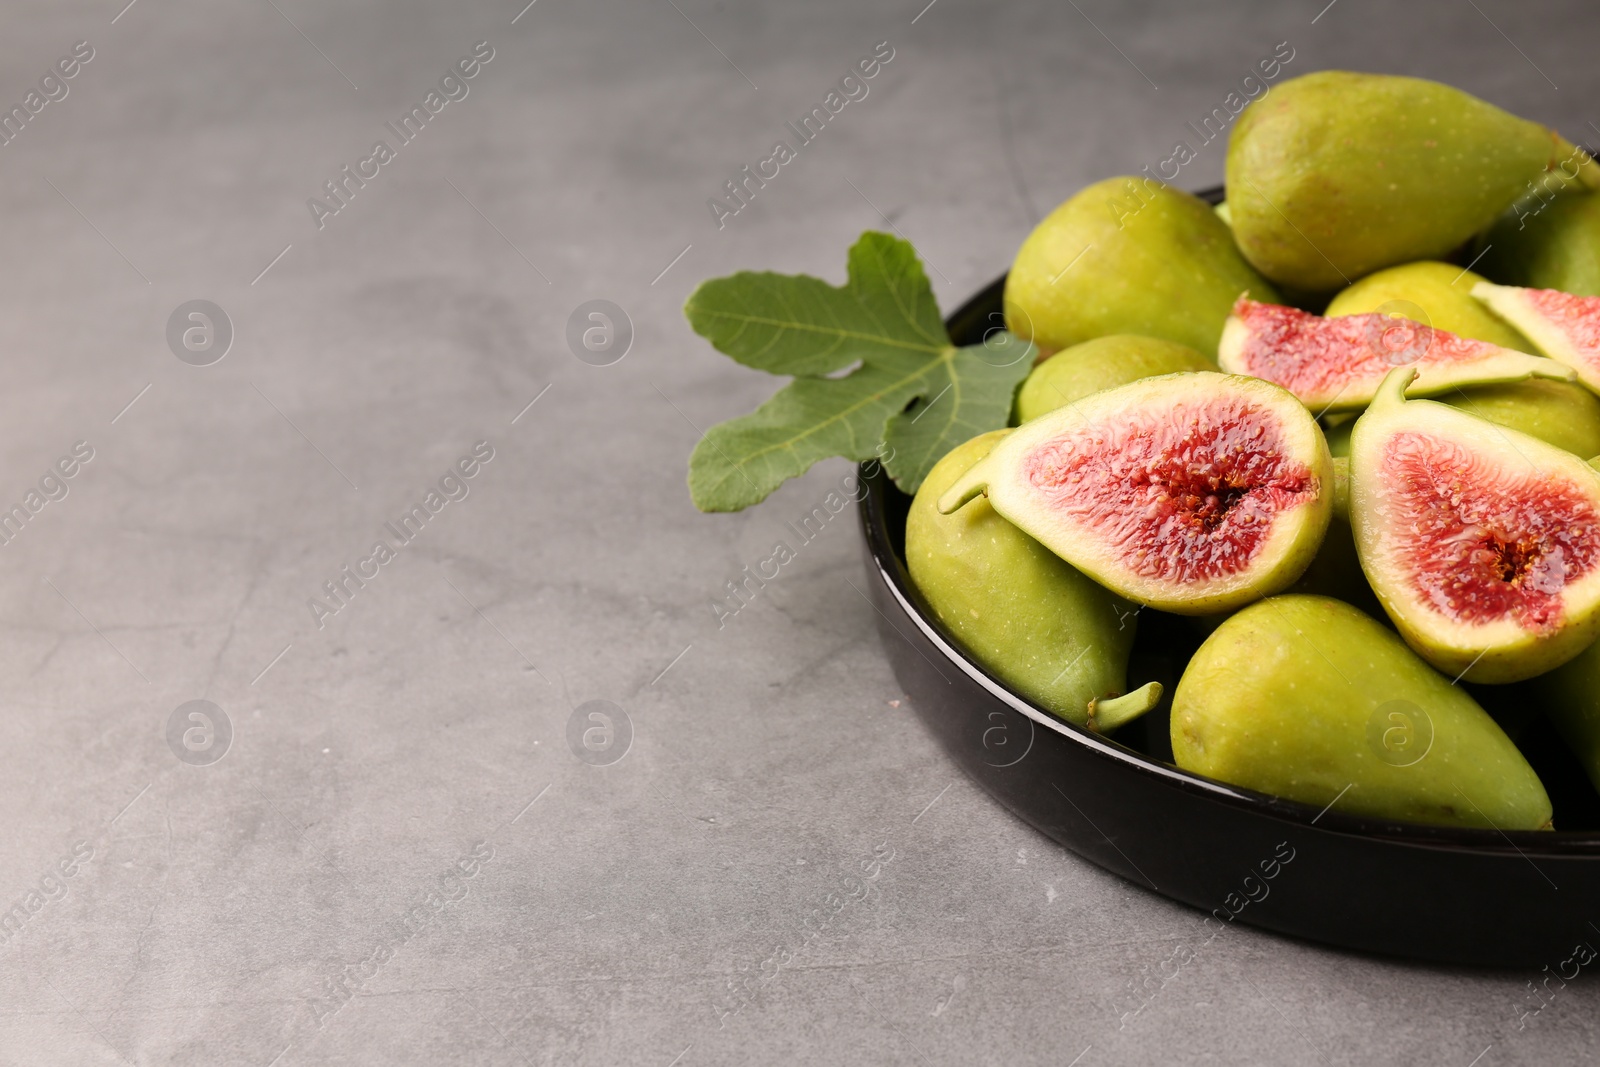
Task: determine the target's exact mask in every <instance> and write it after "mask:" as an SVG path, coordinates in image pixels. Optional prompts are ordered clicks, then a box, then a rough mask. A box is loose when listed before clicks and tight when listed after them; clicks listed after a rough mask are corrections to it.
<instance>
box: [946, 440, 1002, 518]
mask: <svg viewBox="0 0 1600 1067" xmlns="http://www.w3.org/2000/svg"><path fill="white" fill-rule="evenodd" d="M991 455H992V453H991ZM988 487H989V469H988V460H987V459H981V460H979V461H978V462H976V463H974V464H973V465H972V466H971V467H969V468H967V472H966V473H965V474H963V475H962V476H961V477H959V478H957V479H956V480H955V483H954V484H953V485H951V486H950V488H949V489H947V490H946V491H945V494H944V495H943V496H941V497H940V498H939V514H941V515H948V514H950V513H951V512H953V511H958V510H960V508H961V506H962V505H963V504H965V503H967V502H968V501H969V500H972V499H973V498H975V497H978V496H981V495H982V494H983V491H984V490H985V489H987V488H988Z"/></svg>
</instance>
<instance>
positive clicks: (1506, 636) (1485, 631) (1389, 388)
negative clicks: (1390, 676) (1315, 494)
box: [1349, 367, 1600, 684]
mask: <svg viewBox="0 0 1600 1067" xmlns="http://www.w3.org/2000/svg"><path fill="white" fill-rule="evenodd" d="M1415 373H1416V371H1415V369H1414V368H1411V367H1400V368H1396V369H1395V370H1394V371H1392V372H1390V374H1389V375H1388V377H1386V378H1385V379H1384V383H1383V386H1382V387H1381V388H1380V389H1379V390H1378V396H1377V398H1376V399H1375V400H1374V401H1373V403H1372V406H1371V407H1369V408H1368V409H1367V410H1366V412H1365V413H1363V414H1362V416H1361V417H1360V418H1359V419H1357V420H1356V424H1355V430H1354V432H1353V433H1352V435H1351V441H1350V460H1349V462H1350V522H1351V527H1352V529H1353V530H1354V533H1355V541H1356V550H1357V552H1358V553H1359V555H1360V557H1361V567H1362V570H1363V571H1364V572H1365V573H1366V576H1367V580H1368V582H1369V583H1370V584H1371V586H1372V589H1373V592H1374V593H1376V594H1377V596H1378V600H1379V601H1380V602H1381V603H1382V604H1383V609H1384V611H1385V612H1386V613H1387V614H1388V616H1389V618H1390V619H1391V620H1392V621H1393V622H1394V624H1395V627H1396V629H1398V630H1399V631H1400V635H1401V636H1402V637H1404V638H1405V641H1406V643H1407V644H1408V645H1410V646H1411V647H1412V648H1413V649H1414V650H1415V651H1416V652H1417V654H1418V655H1420V656H1421V657H1422V658H1423V659H1425V660H1427V661H1428V662H1429V663H1430V664H1432V665H1433V666H1434V667H1437V668H1438V669H1439V670H1440V671H1443V672H1444V673H1445V674H1447V675H1449V676H1451V677H1452V678H1465V679H1466V680H1467V681H1469V682H1484V683H1490V684H1500V683H1505V682H1517V681H1522V680H1523V679H1526V678H1532V677H1534V676H1535V675H1539V674H1543V673H1544V672H1545V671H1549V670H1553V669H1554V668H1556V667H1559V666H1560V665H1561V664H1563V663H1565V662H1567V661H1568V660H1569V659H1572V658H1573V657H1574V656H1576V655H1577V654H1578V653H1579V652H1581V651H1583V649H1584V648H1585V647H1586V646H1587V645H1589V644H1591V643H1592V642H1593V641H1594V640H1595V638H1596V637H1597V636H1600V570H1597V571H1595V572H1592V573H1590V574H1588V575H1586V576H1582V577H1580V578H1579V579H1578V580H1577V581H1575V582H1573V583H1571V584H1568V585H1565V586H1563V596H1562V600H1563V604H1562V614H1563V619H1562V622H1561V624H1560V625H1559V626H1558V627H1557V628H1555V629H1554V630H1553V631H1551V632H1547V633H1536V632H1533V631H1530V630H1528V629H1526V628H1524V627H1523V626H1521V625H1520V624H1518V623H1517V622H1516V621H1514V620H1512V619H1501V620H1497V621H1493V622H1491V623H1485V624H1473V623H1465V622H1457V621H1455V620H1451V619H1447V618H1445V617H1444V616H1443V615H1442V614H1441V613H1440V612H1438V611H1436V610H1432V609H1429V608H1427V607H1426V606H1424V605H1422V604H1421V603H1420V600H1421V598H1420V597H1419V596H1418V594H1416V593H1415V592H1414V591H1413V590H1411V589H1410V587H1409V585H1408V583H1407V581H1406V579H1405V578H1404V577H1403V576H1401V575H1399V574H1396V573H1393V568H1394V566H1395V564H1394V561H1393V560H1392V559H1390V558H1389V556H1390V554H1391V553H1394V552H1397V551H1399V549H1397V548H1396V547H1395V546H1393V545H1392V544H1390V543H1389V542H1388V541H1387V540H1386V537H1387V536H1388V534H1387V531H1386V530H1385V528H1384V526H1383V524H1382V522H1381V519H1382V517H1383V515H1384V514H1385V511H1386V508H1387V507H1388V503H1387V500H1386V494H1387V493H1388V491H1389V490H1388V489H1387V487H1386V486H1385V484H1384V481H1383V478H1382V475H1381V473H1380V469H1379V460H1380V453H1381V450H1382V446H1383V442H1384V440H1385V439H1386V438H1387V437H1388V436H1389V435H1390V434H1392V433H1396V432H1402V431H1420V432H1423V433H1426V434H1429V435H1430V436H1434V437H1438V438H1441V439H1445V440H1451V441H1456V442H1460V443H1465V444H1467V445H1468V446H1470V448H1471V450H1472V451H1473V453H1474V454H1476V455H1483V456H1490V457H1494V458H1495V459H1496V460H1498V461H1501V462H1504V463H1505V464H1507V465H1513V464H1514V465H1516V467H1515V469H1519V470H1520V469H1524V468H1525V467H1526V466H1527V465H1532V466H1533V467H1534V468H1536V469H1537V470H1538V472H1539V474H1540V476H1541V481H1543V482H1550V483H1554V482H1556V481H1558V480H1559V481H1560V482H1561V484H1563V485H1570V486H1574V487H1576V488H1577V490H1578V491H1579V492H1582V493H1584V494H1585V495H1587V496H1588V497H1589V499H1590V500H1591V501H1592V502H1594V503H1595V505H1596V506H1597V507H1600V472H1597V471H1596V469H1595V468H1594V467H1592V466H1591V465H1590V464H1589V463H1588V462H1586V461H1583V460H1580V459H1578V458H1577V457H1575V456H1573V455H1571V454H1570V453H1567V452H1564V451H1562V450H1560V449H1558V448H1555V447H1554V446H1551V445H1548V444H1546V443H1544V442H1543V441H1540V440H1538V439H1537V438H1534V437H1530V436H1528V435H1526V434H1521V433H1518V432H1516V431H1515V430H1509V429H1506V428H1504V427H1499V426H1494V425H1493V424H1491V423H1488V422H1485V421H1484V420H1482V419H1479V418H1477V417H1475V416H1473V415H1470V414H1468V413H1467V412H1464V411H1458V410H1456V409H1454V408H1451V407H1448V406H1446V405H1443V404H1439V403H1436V402H1434V401H1430V400H1407V399H1406V398H1405V395H1404V390H1405V387H1406V385H1407V384H1408V383H1409V382H1410V379H1411V377H1412V376H1413V375H1414V374H1415ZM1464 495H1465V494H1464Z"/></svg>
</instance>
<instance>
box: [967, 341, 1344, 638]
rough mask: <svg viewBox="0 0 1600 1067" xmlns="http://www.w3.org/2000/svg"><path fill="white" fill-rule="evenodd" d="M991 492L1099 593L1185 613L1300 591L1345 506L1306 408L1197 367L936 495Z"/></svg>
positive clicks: (1102, 397)
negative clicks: (1298, 582)
mask: <svg viewBox="0 0 1600 1067" xmlns="http://www.w3.org/2000/svg"><path fill="white" fill-rule="evenodd" d="M980 493H986V494H987V495H988V498H989V503H990V504H992V505H993V507H994V509H995V510H996V511H998V512H999V513H1000V514H1001V515H1002V516H1004V517H1005V518H1006V519H1008V520H1010V521H1011V523H1013V524H1014V525H1016V526H1018V527H1020V528H1021V529H1022V530H1023V531H1024V532H1026V533H1028V534H1030V535H1032V536H1033V537H1034V539H1036V540H1037V541H1039V542H1040V543H1042V544H1043V545H1044V546H1045V547H1047V548H1049V549H1050V550H1051V551H1052V552H1054V553H1055V554H1056V555H1058V556H1060V557H1061V558H1062V559H1064V560H1066V561H1067V562H1068V563H1070V564H1072V565H1073V566H1074V567H1076V568H1078V569H1079V570H1081V571H1083V572H1084V573H1085V574H1087V575H1089V576H1090V577H1091V578H1094V579H1095V580H1096V581H1098V582H1099V583H1100V584H1101V585H1103V586H1105V587H1106V588H1107V589H1110V590H1111V591H1112V592H1115V593H1117V594H1119V595H1121V596H1123V597H1126V598H1127V599H1129V600H1132V601H1134V602H1136V603H1139V604H1143V605H1148V606H1150V607H1154V608H1160V609H1161V610H1163V611H1171V612H1176V613H1178V614H1184V615H1209V614H1213V613H1217V612H1222V611H1228V610H1231V609H1233V608H1236V607H1239V606H1240V605H1242V604H1246V603H1249V602H1250V601H1252V600H1256V599H1258V598H1260V597H1263V596H1266V595H1268V594H1270V593H1275V592H1278V591H1279V590H1281V589H1284V588H1286V587H1288V586H1289V585H1290V584H1291V583H1292V582H1294V580H1295V579H1296V578H1298V577H1299V576H1300V574H1301V572H1302V571H1304V570H1305V569H1306V567H1307V566H1308V565H1309V564H1310V562H1311V559H1312V557H1313V556H1315V555H1316V552H1317V548H1318V547H1319V546H1320V545H1321V543H1322V535H1323V534H1324V533H1325V532H1326V530H1327V527H1328V520H1329V517H1330V514H1331V512H1332V508H1333V461H1332V459H1331V458H1330V457H1329V455H1328V446H1327V443H1326V442H1325V441H1324V440H1323V438H1322V431H1321V430H1319V429H1318V428H1317V424H1316V421H1315V420H1314V419H1312V417H1311V413H1310V412H1308V411H1307V410H1306V408H1305V406H1304V405H1303V404H1301V403H1300V402H1299V401H1298V400H1296V399H1295V398H1294V397H1293V396H1292V395H1291V394H1289V393H1288V392H1286V391H1284V390H1283V389H1280V388H1278V387H1277V386H1275V385H1273V384H1271V383H1270V382H1264V381H1260V380H1258V379H1255V378H1245V377H1239V376H1237V375H1230V374H1218V373H1216V372H1214V371H1197V372H1190V373H1183V374H1168V375H1163V376H1161V377H1157V378H1145V379H1143V380H1141V381H1136V382H1132V383H1130V384H1128V385H1124V386H1120V387H1118V388H1115V389H1108V390H1105V391H1104V392H1100V393H1094V394H1092V395H1090V396H1087V397H1084V398H1083V399H1081V400H1077V401H1075V402H1073V403H1071V404H1068V405H1067V406H1066V407H1062V408H1057V409H1056V410H1055V411H1052V412H1050V413H1049V414H1046V415H1042V416H1040V417H1038V418H1036V419H1034V420H1033V421H1031V422H1028V423H1026V424H1024V425H1023V426H1021V427H1019V428H1017V429H1015V430H1013V431H1011V433H1010V435H1008V436H1007V437H1006V439H1005V440H1003V441H1002V442H1000V444H998V445H996V446H995V449H994V451H992V452H990V453H989V455H988V456H986V457H985V458H984V459H983V460H981V461H980V462H979V463H978V464H977V465H975V466H974V467H972V468H971V469H970V470H968V471H967V472H966V473H965V474H963V475H961V477H959V478H957V479H956V481H955V482H954V484H953V485H952V486H951V488H950V489H949V490H948V491H947V492H946V493H945V494H944V496H942V497H941V498H940V499H939V510H940V511H941V512H943V513H945V514H949V513H950V512H952V511H955V510H956V509H957V508H959V507H960V506H961V505H963V504H965V503H966V502H967V501H969V500H971V499H973V498H974V497H976V496H978V495H979V494H980Z"/></svg>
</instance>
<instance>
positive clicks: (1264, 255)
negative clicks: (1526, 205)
mask: <svg viewBox="0 0 1600 1067" xmlns="http://www.w3.org/2000/svg"><path fill="white" fill-rule="evenodd" d="M1576 152H1577V150H1576V149H1575V148H1574V147H1573V146H1572V144H1571V143H1570V142H1568V141H1566V140H1564V139H1562V138H1561V137H1560V136H1558V135H1557V134H1556V133H1555V132H1554V131H1551V130H1548V129H1546V128H1545V127H1543V126H1540V125H1539V124H1538V123H1534V122H1528V121H1527V120H1525V119H1521V118H1518V117H1517V116H1515V115H1512V114H1510V113H1508V112H1505V111H1502V110H1500V109H1499V108H1497V107H1494V106H1492V105H1490V104H1488V103H1485V102H1484V101H1482V100H1479V99H1477V98H1476V97H1473V96H1470V95H1468V94H1467V93H1464V92H1461V91H1460V90H1459V89H1454V88H1452V87H1450V86H1448V85H1441V84H1439V83H1437V82H1430V81H1425V80H1423V79H1420V78H1406V77H1398V76H1394V75H1386V74H1357V73H1351V72H1348V71H1336V70H1328V71H1318V72H1316V73H1314V74H1307V75H1303V76H1301V77H1298V78H1291V79H1289V80H1288V81H1284V82H1281V83H1279V84H1278V85H1277V86H1275V87H1274V88H1273V90H1272V91H1271V92H1270V93H1268V94H1266V95H1265V96H1263V97H1261V98H1260V99H1258V100H1256V101H1255V102H1253V103H1252V104H1250V105H1249V106H1248V107H1246V108H1245V109H1244V112H1243V114H1241V115H1240V116H1239V118H1238V121H1236V122H1235V123H1234V124H1233V131H1232V133H1231V134H1230V135H1229V138H1228V158H1227V163H1226V179H1227V189H1228V211H1229V214H1230V216H1231V217H1232V222H1233V232H1234V235H1235V237H1236V238H1237V239H1238V242H1239V248H1240V250H1241V251H1242V252H1243V253H1244V257H1245V259H1247V260H1248V261H1249V262H1250V263H1251V264H1253V265H1254V266H1255V268H1256V269H1257V270H1259V271H1260V272H1261V273H1262V274H1264V275H1265V276H1266V277H1267V278H1268V279H1270V280H1271V281H1272V282H1273V283H1275V284H1277V285H1280V286H1288V287H1291V288H1296V289H1308V290H1331V289H1335V288H1338V287H1339V286H1341V285H1347V284H1349V282H1350V281H1351V280H1352V279H1355V278H1360V277H1362V276H1363V275H1366V274H1370V273H1372V272H1373V271H1375V270H1380V269H1382V268H1384V267H1389V266H1393V265H1395V264H1397V263H1407V262H1411V261H1413V260H1419V259H1441V258H1443V257H1445V256H1447V255H1448V254H1449V253H1450V252H1451V251H1452V250H1453V249H1455V248H1456V247H1458V246H1459V245H1461V244H1462V243H1463V242H1465V241H1467V240H1469V239H1470V238H1471V237H1473V235H1475V234H1476V233H1477V232H1478V231H1479V230H1481V229H1483V228H1484V227H1485V226H1487V225H1489V224H1490V223H1491V222H1493V221H1494V219H1495V217H1496V216H1497V215H1499V214H1500V212H1501V211H1503V210H1504V209H1505V208H1506V207H1507V206H1508V205H1509V204H1511V202H1512V201H1514V200H1515V199H1517V197H1519V196H1521V195H1522V194H1523V193H1524V192H1525V191H1526V189H1527V186H1528V183H1529V182H1532V181H1536V180H1539V179H1542V178H1543V176H1544V173H1545V170H1546V168H1547V167H1552V166H1555V165H1557V164H1559V163H1562V162H1563V161H1568V160H1570V161H1571V162H1570V163H1569V164H1568V171H1569V172H1570V173H1571V174H1573V175H1574V176H1575V177H1577V178H1578V180H1580V181H1583V182H1585V183H1589V182H1592V181H1594V180H1595V179H1594V177H1593V175H1594V173H1595V171H1596V170H1597V168H1596V166H1595V164H1594V163H1593V161H1590V160H1589V159H1588V157H1587V156H1583V155H1581V154H1577V155H1575V154H1574V153H1576Z"/></svg>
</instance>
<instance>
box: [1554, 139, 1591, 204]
mask: <svg viewBox="0 0 1600 1067" xmlns="http://www.w3.org/2000/svg"><path fill="white" fill-rule="evenodd" d="M1556 147H1557V150H1558V151H1559V152H1560V153H1561V160H1560V162H1558V163H1554V164H1552V166H1554V167H1555V168H1556V169H1557V170H1559V171H1560V172H1561V174H1562V176H1563V177H1565V176H1566V173H1567V172H1566V168H1565V167H1563V166H1561V163H1565V162H1566V161H1567V160H1569V159H1573V160H1576V161H1577V164H1578V181H1579V183H1580V184H1582V185H1583V187H1584V188H1585V189H1589V190H1591V191H1594V190H1600V164H1596V163H1595V161H1594V157H1593V156H1591V155H1589V153H1587V152H1585V151H1584V150H1583V149H1581V148H1579V147H1578V146H1577V145H1575V144H1573V143H1572V142H1571V141H1569V140H1567V139H1566V138H1565V137H1562V136H1561V135H1560V134H1556ZM1546 169H1547V170H1548V169H1549V168H1548V167H1547V168H1546Z"/></svg>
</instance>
